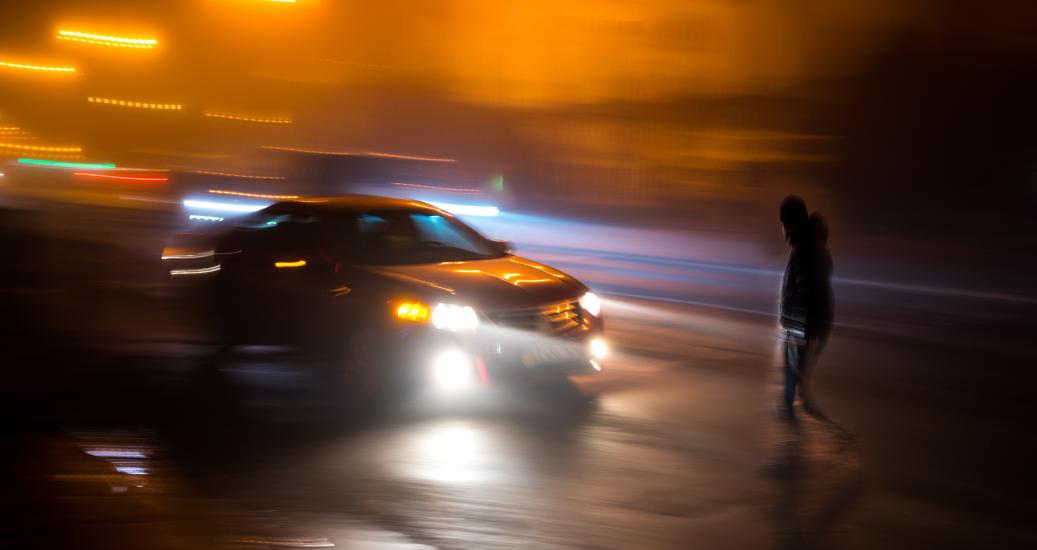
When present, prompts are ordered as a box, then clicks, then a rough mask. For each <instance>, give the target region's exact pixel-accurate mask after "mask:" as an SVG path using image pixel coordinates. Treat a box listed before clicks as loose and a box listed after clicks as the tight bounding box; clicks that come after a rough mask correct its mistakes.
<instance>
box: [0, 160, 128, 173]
mask: <svg viewBox="0 0 1037 550" xmlns="http://www.w3.org/2000/svg"><path fill="white" fill-rule="evenodd" d="M18 163H19V164H29V165H32V166H50V167H53V168H78V169H84V170H111V169H112V168H115V165H114V164H91V163H87V162H61V161H57V160H44V159H18Z"/></svg>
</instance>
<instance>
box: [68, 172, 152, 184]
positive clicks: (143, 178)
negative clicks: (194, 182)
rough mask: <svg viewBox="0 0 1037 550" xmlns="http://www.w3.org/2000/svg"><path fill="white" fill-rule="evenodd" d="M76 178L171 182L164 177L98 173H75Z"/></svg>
mask: <svg viewBox="0 0 1037 550" xmlns="http://www.w3.org/2000/svg"><path fill="white" fill-rule="evenodd" d="M72 174H73V175H75V176H80V177H84V178H98V179H109V180H126V181H141V182H150V183H165V182H167V181H169V178H167V177H162V176H114V175H112V174H99V173H97V172H73V173H72Z"/></svg>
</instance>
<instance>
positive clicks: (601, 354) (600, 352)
mask: <svg viewBox="0 0 1037 550" xmlns="http://www.w3.org/2000/svg"><path fill="white" fill-rule="evenodd" d="M590 348H591V357H594V358H595V359H597V360H599V361H601V360H602V359H604V358H605V357H607V356H608V354H609V345H608V344H607V343H605V339H604V338H595V339H593V340H591V344H590Z"/></svg>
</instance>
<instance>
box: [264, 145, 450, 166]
mask: <svg viewBox="0 0 1037 550" xmlns="http://www.w3.org/2000/svg"><path fill="white" fill-rule="evenodd" d="M262 148H263V149H269V150H271V151H286V152H290V153H310V154H314V155H334V156H345V157H357V156H360V157H376V158H385V159H397V160H416V161H422V162H443V163H456V162H457V159H452V158H445V157H422V156H417V155H403V154H398V153H381V152H378V151H339V150H334V149H321V148H316V147H282V146H279V145H264V146H263V147H262Z"/></svg>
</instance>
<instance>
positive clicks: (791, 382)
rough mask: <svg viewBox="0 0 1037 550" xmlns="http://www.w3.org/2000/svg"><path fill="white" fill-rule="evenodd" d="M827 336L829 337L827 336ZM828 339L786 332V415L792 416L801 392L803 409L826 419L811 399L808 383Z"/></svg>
mask: <svg viewBox="0 0 1037 550" xmlns="http://www.w3.org/2000/svg"><path fill="white" fill-rule="evenodd" d="M825 336H827V335H825ZM826 340H827V338H825V337H824V336H822V337H821V338H810V339H807V338H805V337H804V335H803V333H802V332H800V331H794V330H786V331H785V393H784V398H785V413H786V414H788V415H789V416H792V414H793V413H792V405H793V404H794V403H795V402H796V393H797V391H798V392H799V396H800V398H802V400H803V408H804V409H805V410H806V411H807V413H809V414H810V415H812V416H817V417H821V418H824V415H823V414H822V413H821V411H820V410H818V408H817V406H816V405H814V402H813V400H812V399H810V398H809V394H808V391H807V382H808V381H809V379H810V374H811V368H812V366H813V363H814V362H815V361H816V360H817V356H818V355H819V354H820V353H821V350H822V349H823V348H824V345H825V341H826Z"/></svg>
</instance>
